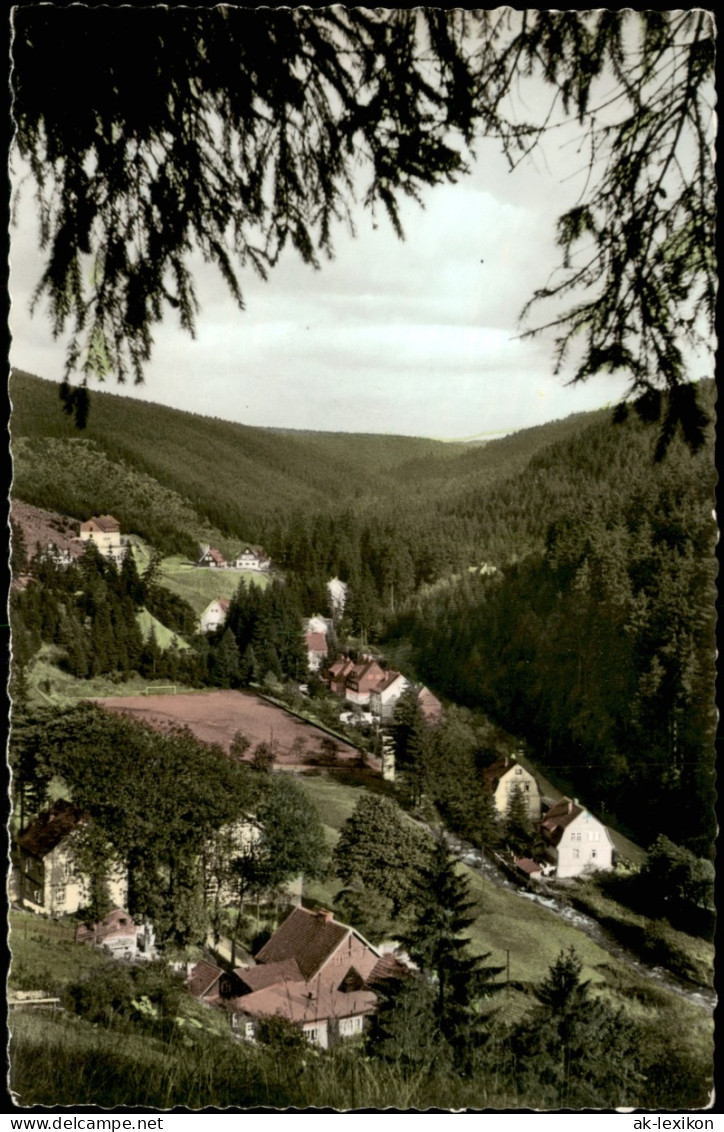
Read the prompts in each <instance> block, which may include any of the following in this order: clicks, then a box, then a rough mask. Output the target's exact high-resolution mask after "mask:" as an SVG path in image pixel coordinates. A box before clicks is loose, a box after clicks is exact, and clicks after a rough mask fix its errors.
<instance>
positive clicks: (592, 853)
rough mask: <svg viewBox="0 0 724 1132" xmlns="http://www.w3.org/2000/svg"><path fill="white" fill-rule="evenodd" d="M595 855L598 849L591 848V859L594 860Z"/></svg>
mask: <svg viewBox="0 0 724 1132" xmlns="http://www.w3.org/2000/svg"><path fill="white" fill-rule="evenodd" d="M597 856H598V849H592V850H591V860H592V861H595V859H596V857H597Z"/></svg>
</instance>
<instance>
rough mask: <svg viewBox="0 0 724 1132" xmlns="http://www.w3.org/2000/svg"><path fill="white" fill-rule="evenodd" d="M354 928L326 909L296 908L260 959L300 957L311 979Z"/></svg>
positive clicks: (305, 974) (272, 960) (304, 974)
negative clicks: (339, 922) (321, 910)
mask: <svg viewBox="0 0 724 1132" xmlns="http://www.w3.org/2000/svg"><path fill="white" fill-rule="evenodd" d="M350 931H351V928H348V927H345V925H344V924H338V923H336V921H335V920H333V919H332V918H331V916H330V914H329V913H326V912H308V911H307V909H306V908H295V909H294V911H293V912H292V913H291V914H290V915H289V916H287V918H286V920H285V921H284V923H283V924H282V925H281V927H279V928H278V929H277V930H276V931H275V932H274V935H273V936H272V937H271V939H270V940H269V941H268V942H267V943H265V944H264V946H263V947H262V949H261V951H260V952H259V954H258V955H257V956H256V960H257V962H258V963H280V962H281V961H282V960H284V959H296V961H297V963H298V965H299V970H300V971H301V973H302V978H304V979H311V978H312V976H313V975H315V974H316V973H317V971H318V970H319V969H320V967H321V966H322V965H323V964H324V963H325V962H326V961H327V959H329V957H330V955H332V953H333V952H334V951H336V949H337V948H338V947H339V945H340V943H341V942H342V940H343V939H345V938H346V937H347V935H348V934H349V932H350Z"/></svg>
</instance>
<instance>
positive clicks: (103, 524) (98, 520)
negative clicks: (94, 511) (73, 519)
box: [81, 515, 121, 534]
mask: <svg viewBox="0 0 724 1132" xmlns="http://www.w3.org/2000/svg"><path fill="white" fill-rule="evenodd" d="M88 523H95V525H96V526H97V527H100V529H101V530H102V531H108V533H109V534H110V533H113V532H115V531H120V529H121V524H120V523H119V522H118V519H114V518H113V515H94V516H93V518H92V519H86V521H85V523H82V524H81V530H82V529H83V527H86V526H87V524H88Z"/></svg>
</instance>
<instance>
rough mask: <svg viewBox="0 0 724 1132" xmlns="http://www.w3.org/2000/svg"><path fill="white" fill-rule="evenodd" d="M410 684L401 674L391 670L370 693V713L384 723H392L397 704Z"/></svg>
mask: <svg viewBox="0 0 724 1132" xmlns="http://www.w3.org/2000/svg"><path fill="white" fill-rule="evenodd" d="M409 687H410V682H409V680H407V679H406V678H405V677H404V676H403V675H402V673H401V672H395V671H394V670H393V669H390V670H389V671H388V672H386V673H385V675H384V676H383V678H382V679H381V680H380V681H379V683H377V684H376V685H375V687H374V688H373V689H372V691H371V692H370V711H371V712H372V714H373V715H374V716H376V717H377V718H378V719H379V720H380V721H381V722H382V723H389V722H391V720H392V718H393V716H394V714H395V704H396V703H397V701H398V700H399V698H400V696H401V695H402V694H403V692H406V691H407V689H408V688H409Z"/></svg>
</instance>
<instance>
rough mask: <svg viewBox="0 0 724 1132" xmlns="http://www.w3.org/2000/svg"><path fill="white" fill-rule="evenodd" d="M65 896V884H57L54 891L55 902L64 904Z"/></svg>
mask: <svg viewBox="0 0 724 1132" xmlns="http://www.w3.org/2000/svg"><path fill="white" fill-rule="evenodd" d="M65 897H66V891H65V885H64V884H62V885H58V888H57V890H56V893H55V902H56V904H65Z"/></svg>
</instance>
